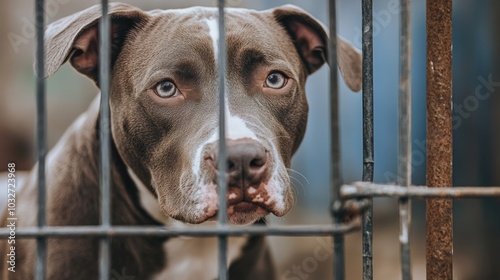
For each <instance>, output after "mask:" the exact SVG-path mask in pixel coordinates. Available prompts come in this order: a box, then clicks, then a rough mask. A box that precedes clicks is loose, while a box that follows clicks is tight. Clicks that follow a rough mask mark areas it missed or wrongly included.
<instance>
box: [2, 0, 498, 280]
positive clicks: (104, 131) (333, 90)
mask: <svg viewBox="0 0 500 280" xmlns="http://www.w3.org/2000/svg"><path fill="white" fill-rule="evenodd" d="M44 2H45V1H44V0H36V1H35V4H36V32H37V55H36V61H37V87H36V88H37V100H36V101H37V148H38V177H37V178H38V194H39V195H38V222H37V224H38V227H34V228H19V229H17V230H16V237H18V238H36V240H37V243H36V244H37V250H36V256H37V257H36V259H37V261H36V267H35V268H34V269H35V271H36V273H35V275H36V279H37V280H44V279H46V276H45V275H46V249H47V248H46V239H47V238H48V237H57V238H61V237H81V236H86V237H99V238H100V251H99V279H100V280H107V279H109V278H110V258H111V252H110V240H111V239H112V238H113V237H123V236H217V237H218V240H219V257H218V263H219V280H225V279H228V275H227V237H228V236H238V235H263V236H269V235H279V236H313V235H326V236H332V237H333V239H334V243H333V244H334V245H333V246H334V258H333V262H334V263H333V266H332V267H333V269H334V279H337V280H342V279H344V278H345V257H344V235H345V234H347V233H351V232H354V231H357V230H359V229H361V230H362V236H363V238H362V250H363V279H365V280H368V279H373V265H372V258H373V246H372V236H373V222H372V218H373V208H372V203H371V202H372V199H373V197H380V196H384V197H394V198H398V199H399V203H400V208H399V215H400V238H399V239H400V255H401V264H402V265H401V268H402V271H401V274H402V279H412V275H411V260H410V245H409V244H410V242H409V240H410V236H409V234H410V228H411V219H410V217H411V202H410V199H411V198H423V199H431V198H433V199H434V200H428V208H427V216H428V217H429V216H432V217H434V218H431V219H428V221H427V228H428V231H427V238H428V242H427V244H428V245H427V278H429V279H452V256H453V251H452V250H453V247H452V244H453V243H452V242H453V239H452V234H451V232H452V223H451V217H452V210H451V199H455V198H478V197H479V198H481V197H500V187H454V188H452V187H453V186H452V184H451V179H450V178H451V166H448V165H450V164H451V156H452V155H451V143H452V139H451V128H452V124H451V114H452V111H451V107H450V106H449V105H450V104H451V101H450V100H451V89H452V87H451V86H452V84H451V65H452V64H451V3H452V1H451V0H448V1H445V0H443V1H431V0H427V36H428V37H427V38H428V41H427V45H428V46H427V54H428V55H427V57H428V60H430V61H431V62H432V63H433V66H432V67H433V69H428V82H427V85H428V88H427V95H428V104H427V108H428V112H432V114H428V116H429V117H428V120H427V123H428V135H432V136H433V137H432V139H434V140H435V141H434V142H433V141H429V142H428V147H427V149H428V153H427V155H428V165H427V175H428V177H429V174H431V175H432V176H431V178H430V179H429V180H428V182H427V184H428V186H421V187H417V186H411V134H410V131H411V64H410V62H411V34H410V30H411V24H410V23H411V20H410V6H411V1H410V0H400V4H401V14H400V16H401V18H400V87H399V137H398V143H399V144H398V147H399V148H398V150H399V156H398V179H397V183H398V185H383V184H373V183H372V181H373V170H374V147H373V142H374V133H373V131H374V125H373V114H374V108H373V98H374V92H373V32H372V27H373V19H372V13H373V9H372V0H362V25H363V26H362V30H363V34H362V35H363V37H362V45H363V124H362V126H363V163H362V164H363V178H362V180H363V182H355V183H352V184H345V185H344V184H343V182H342V174H341V172H340V170H341V165H340V163H341V161H340V159H341V150H340V132H341V130H340V127H339V124H340V121H339V120H340V115H339V99H338V95H337V92H338V80H337V75H338V72H337V68H336V65H337V57H336V53H337V52H336V49H337V41H336V30H337V28H336V26H337V25H336V1H329V24H330V39H329V40H330V41H329V46H328V48H329V52H330V56H329V65H330V116H331V151H332V154H331V161H330V162H331V174H330V176H331V205H332V207H331V214H332V218H333V224H331V225H317V226H266V227H263V226H251V227H231V226H229V225H227V213H226V212H225V211H220V212H219V215H218V221H219V223H218V226H217V227H216V228H212V227H204V226H199V227H196V228H183V229H179V228H170V227H161V226H158V227H152V226H148V227H139V226H112V223H111V219H110V211H111V209H110V188H111V187H110V186H111V176H110V174H111V172H110V170H111V167H110V143H111V139H110V128H109V124H110V120H109V105H108V104H109V79H110V76H109V71H110V65H109V61H110V60H109V57H110V49H109V47H110V19H109V16H108V1H107V0H102V18H101V21H100V22H101V24H100V31H99V32H100V38H101V39H100V54H101V55H100V71H99V75H100V76H99V77H100V79H99V80H100V88H101V108H100V128H101V129H100V135H99V137H100V138H99V139H100V143H101V151H100V153H101V154H100V160H101V165H100V168H101V169H100V186H101V225H100V226H67V227H54V226H47V225H46V219H45V215H46V212H45V209H46V201H45V200H46V195H45V192H46V188H45V187H46V178H45V172H44V171H45V157H46V153H47V142H46V138H47V135H46V127H47V119H46V101H45V98H46V97H45V94H46V93H45V87H46V86H45V80H44V55H43V54H44V44H43V42H44V4H45V3H44ZM224 7H225V3H224V0H219V1H218V11H219V34H220V38H225V23H224V19H225V17H224V11H225V10H224ZM225 44H226V43H225V40H223V39H221V40H219V46H218V47H219V52H218V72H219V75H218V77H219V81H218V82H219V102H220V103H219V136H220V137H219V139H220V141H219V153H220V156H219V159H218V168H219V170H220V171H221V172H220V173H219V174H224V173H225V172H223V171H224V170H226V166H225V164H226V162H225V158H226V157H225V155H226V146H225V133H226V131H225V125H224V120H225V116H224V109H222V108H224V105H225V104H224V100H225V98H224V96H225V94H226V92H225V91H226V89H225V86H224V85H225V75H224V73H225V72H226V68H225V66H226V65H225V62H226V57H225V56H226V45H225ZM434 55H440V56H442V55H446V57H447V58H450V59H443V60H433V57H434ZM427 65H428V67H429V65H430V64H429V63H427ZM442 85H446V86H442ZM436 98H445V99H446V100H449V101H450V102H438V101H437V100H436ZM445 103H446V104H445ZM443 118H445V119H447V120H449V121H447V122H442V121H440V120H442V119H443ZM428 137H429V136H428ZM436 139H437V140H436ZM443 143H445V144H446V145H445V146H446V147H445V149H444V150H443V148H442V147H443ZM443 167H444V169H443ZM435 170H439V172H435ZM443 170H444V171H443ZM218 185H219V194H222V195H219V205H220V208H221V209H225V208H226V205H227V201H226V198H225V195H223V194H225V193H226V188H227V186H226V178H225V176H220V177H219V178H218ZM435 187H439V188H435ZM437 198H438V200H435V199H437ZM429 204H430V206H429ZM353 209H354V210H355V211H354V212H359V213H358V214H360V215H361V216H362V222H359V219H354V220H351V221H350V222H344V218H345V216H346V215H348V214H352V212H353ZM438 213H439V214H441V215H442V217H438V218H436V217H437V216H436V215H437V214H438ZM443 219H445V220H446V221H447V224H446V225H444V228H445V229H446V230H445V231H444V232H442V235H436V232H433V229H434V228H436V227H441V228H442V227H443V224H442V221H443ZM8 236H9V231H8V230H7V229H0V238H7V237H8ZM439 238H440V239H441V240H440V239H439ZM443 240H444V241H443ZM436 255H444V256H447V257H445V258H435V257H433V256H436ZM443 268H444V269H443Z"/></svg>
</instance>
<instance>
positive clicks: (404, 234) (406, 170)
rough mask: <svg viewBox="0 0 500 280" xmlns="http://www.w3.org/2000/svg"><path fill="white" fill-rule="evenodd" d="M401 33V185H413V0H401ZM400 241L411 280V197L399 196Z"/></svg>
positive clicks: (406, 277)
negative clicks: (411, 15) (411, 10)
mask: <svg viewBox="0 0 500 280" xmlns="http://www.w3.org/2000/svg"><path fill="white" fill-rule="evenodd" d="M400 5H401V14H400V34H399V53H400V58H399V122H398V124H399V134H398V135H399V139H398V180H397V181H398V182H397V183H398V185H400V186H410V185H411V29H410V28H411V18H410V7H411V6H410V5H411V1H410V0H401V1H400ZM399 225H400V232H399V243H400V253H401V274H402V279H403V280H411V279H412V276H411V261H410V231H411V200H410V199H409V198H401V199H400V200H399Z"/></svg>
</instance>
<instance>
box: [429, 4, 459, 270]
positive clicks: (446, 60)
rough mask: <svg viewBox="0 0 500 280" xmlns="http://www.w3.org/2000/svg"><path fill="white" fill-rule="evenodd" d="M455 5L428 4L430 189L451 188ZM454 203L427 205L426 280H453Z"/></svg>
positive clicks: (431, 202) (437, 200)
mask: <svg viewBox="0 0 500 280" xmlns="http://www.w3.org/2000/svg"><path fill="white" fill-rule="evenodd" d="M451 104H452V1H451V0H427V185H428V186H429V187H436V188H439V187H446V186H452V184H453V181H452V171H453V170H452V158H453V153H452V144H453V140H452V105H451ZM452 204H453V202H452V200H451V199H428V200H427V201H426V246H427V247H426V250H427V251H426V261H427V279H453V210H452Z"/></svg>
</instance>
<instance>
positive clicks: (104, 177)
mask: <svg viewBox="0 0 500 280" xmlns="http://www.w3.org/2000/svg"><path fill="white" fill-rule="evenodd" d="M101 9H102V17H101V24H100V29H99V38H100V46H99V47H100V50H99V53H100V61H99V65H100V66H99V85H100V87H101V108H100V112H99V116H100V123H99V132H100V133H99V141H100V144H101V149H100V152H101V154H100V159H101V165H100V167H101V172H100V178H99V179H100V187H101V226H102V227H104V228H109V227H110V224H111V214H110V208H111V207H110V192H111V167H110V160H111V157H110V147H111V144H110V143H111V141H110V121H109V115H110V114H109V71H110V46H111V44H110V23H109V21H110V20H109V16H108V0H102V1H101ZM99 251H100V252H99V279H100V280H106V279H109V276H110V263H111V261H110V258H111V252H110V240H109V237H107V236H106V237H103V238H101V240H100V244H99Z"/></svg>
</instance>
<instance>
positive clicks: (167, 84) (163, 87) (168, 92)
mask: <svg viewBox="0 0 500 280" xmlns="http://www.w3.org/2000/svg"><path fill="white" fill-rule="evenodd" d="M155 93H156V95H158V96H159V97H161V98H169V97H175V96H177V95H179V90H178V89H177V86H176V85H175V84H174V83H173V82H171V81H168V80H165V81H162V82H159V83H158V84H156V87H155Z"/></svg>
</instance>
